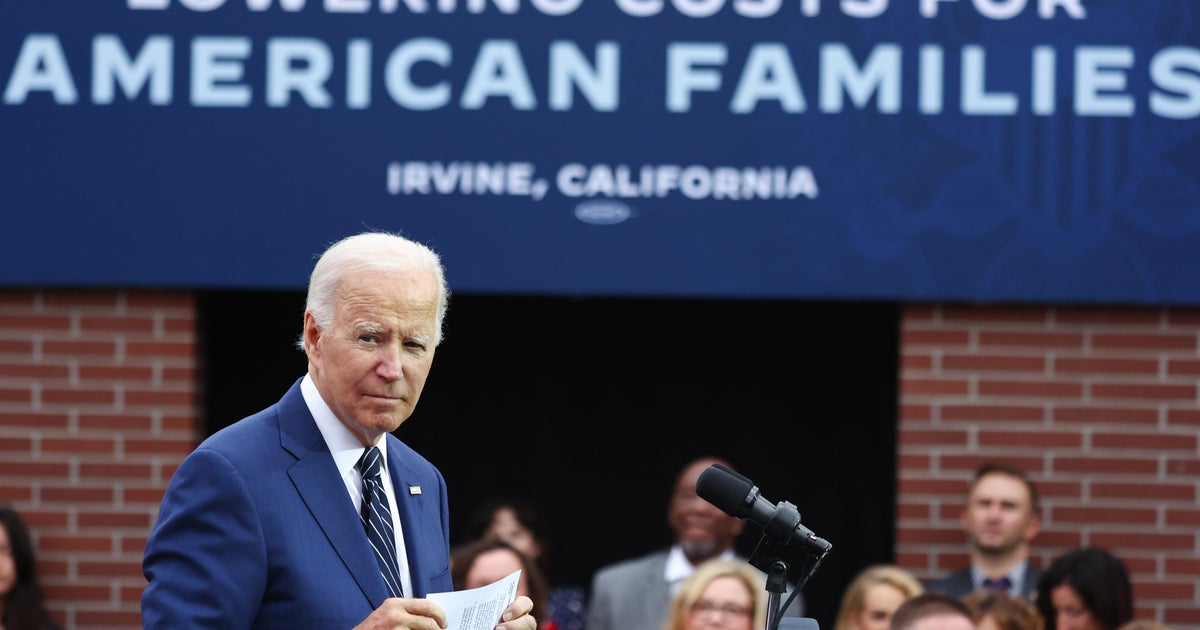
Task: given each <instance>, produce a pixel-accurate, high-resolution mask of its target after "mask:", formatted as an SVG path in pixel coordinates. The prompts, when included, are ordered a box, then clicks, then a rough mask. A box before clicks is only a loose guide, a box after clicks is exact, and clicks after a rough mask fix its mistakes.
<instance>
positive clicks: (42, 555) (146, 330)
mask: <svg viewBox="0 0 1200 630" xmlns="http://www.w3.org/2000/svg"><path fill="white" fill-rule="evenodd" d="M194 310H195V308H194V305H193V299H192V296H191V294H190V293H157V292H138V291H85V292H80V291H19V290H18V291H0V502H7V503H10V504H12V505H13V506H14V507H15V508H16V509H17V510H18V511H19V512H21V514H22V515H23V516H24V518H25V521H26V522H27V523H28V524H29V526H30V528H31V529H32V530H33V534H34V539H35V543H36V545H37V553H38V559H39V561H40V562H39V564H40V570H41V575H42V582H43V585H44V586H45V587H46V592H47V596H48V598H49V600H50V607H51V612H52V616H53V617H54V618H55V619H56V620H57V621H59V622H60V623H65V624H66V627H68V628H80V629H83V628H130V629H132V628H141V616H140V614H139V612H138V600H139V598H140V597H141V593H142V588H143V586H144V585H145V580H144V579H143V577H142V572H141V560H142V550H143V548H144V546H145V541H146V536H147V535H148V534H149V532H150V527H151V525H152V524H153V522H154V518H155V516H156V515H157V513H158V504H159V501H160V500H161V499H162V493H163V489H164V488H165V486H166V482H167V480H168V479H170V476H171V473H172V472H173V471H174V469H175V466H176V465H177V464H178V462H179V461H180V460H181V459H182V458H183V456H184V455H186V454H187V453H188V452H189V451H191V449H192V448H193V447H194V445H195V437H196V435H197V430H196V425H197V417H198V411H197V409H196V405H197V401H196V374H197V366H196V340H195V326H194V318H195V314H194Z"/></svg>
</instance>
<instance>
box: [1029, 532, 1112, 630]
mask: <svg viewBox="0 0 1200 630" xmlns="http://www.w3.org/2000/svg"><path fill="white" fill-rule="evenodd" d="M1035 601H1036V603H1037V608H1038V612H1039V613H1041V615H1042V621H1043V622H1044V623H1045V627H1046V630H1116V629H1117V628H1119V627H1120V626H1121V625H1122V624H1124V623H1126V622H1128V621H1129V620H1131V619H1133V587H1132V585H1131V584H1130V582H1129V571H1128V570H1127V569H1126V568H1125V563H1123V562H1121V560H1120V559H1118V558H1117V557H1116V556H1114V555H1112V554H1111V553H1109V552H1107V551H1105V550H1103V549H1097V548H1088V549H1076V550H1075V551H1071V552H1068V553H1066V554H1064V555H1063V556H1061V557H1059V558H1058V559H1057V560H1055V561H1054V563H1053V564H1051V565H1050V568H1049V569H1047V570H1046V571H1044V572H1043V573H1042V577H1041V579H1040V580H1038V593H1037V599H1036V600H1035Z"/></svg>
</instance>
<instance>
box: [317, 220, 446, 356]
mask: <svg viewBox="0 0 1200 630" xmlns="http://www.w3.org/2000/svg"><path fill="white" fill-rule="evenodd" d="M418 269H429V270H431V271H433V273H434V276H435V277H436V278H437V284H438V300H437V328H436V330H435V331H434V338H433V345H434V346H436V345H438V343H440V342H441V340H442V321H443V320H444V319H445V317H446V308H447V307H448V306H449V304H450V287H449V286H447V285H446V271H445V269H444V268H443V267H442V260H441V258H440V257H439V256H438V255H437V253H436V252H434V251H433V250H432V249H430V248H429V247H427V246H425V245H422V244H420V243H417V242H415V241H411V240H409V239H407V238H405V237H403V236H400V235H399V234H392V233H389V232H363V233H360V234H355V235H354V236H347V237H346V238H343V239H342V240H340V241H338V242H336V243H334V244H332V245H330V246H329V248H328V249H326V250H325V253H323V254H321V258H320V259H318V260H317V264H316V266H314V267H313V270H312V275H311V276H310V277H309V279H308V301H307V303H306V304H305V306H304V308H305V309H306V310H307V311H309V312H311V313H312V315H313V320H314V321H315V322H316V324H317V326H319V327H320V328H322V329H324V328H327V327H328V326H329V324H330V323H331V322H332V321H333V311H334V308H335V305H336V298H337V289H338V285H339V284H340V283H341V281H342V279H343V278H345V277H346V276H347V275H349V274H352V273H357V272H360V271H415V270H418ZM299 346H300V349H301V350H303V349H304V338H303V335H301V338H300V343H299Z"/></svg>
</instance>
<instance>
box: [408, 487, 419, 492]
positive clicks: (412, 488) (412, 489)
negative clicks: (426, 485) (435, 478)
mask: <svg viewBox="0 0 1200 630" xmlns="http://www.w3.org/2000/svg"><path fill="white" fill-rule="evenodd" d="M408 493H409V494H421V486H409V487H408Z"/></svg>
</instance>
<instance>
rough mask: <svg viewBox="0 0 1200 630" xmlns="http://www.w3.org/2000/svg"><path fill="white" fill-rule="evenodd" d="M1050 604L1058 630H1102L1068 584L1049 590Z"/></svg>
mask: <svg viewBox="0 0 1200 630" xmlns="http://www.w3.org/2000/svg"><path fill="white" fill-rule="evenodd" d="M1050 603H1051V604H1052V605H1053V606H1054V615H1055V627H1056V628H1058V630H1103V629H1102V627H1101V626H1100V622H1099V621H1097V620H1096V617H1095V615H1093V614H1092V611H1091V610H1089V609H1088V607H1087V606H1086V605H1084V603H1083V600H1082V599H1080V597H1079V593H1076V592H1075V589H1073V588H1071V585H1070V584H1060V585H1058V586H1056V587H1054V588H1053V589H1051V591H1050Z"/></svg>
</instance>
